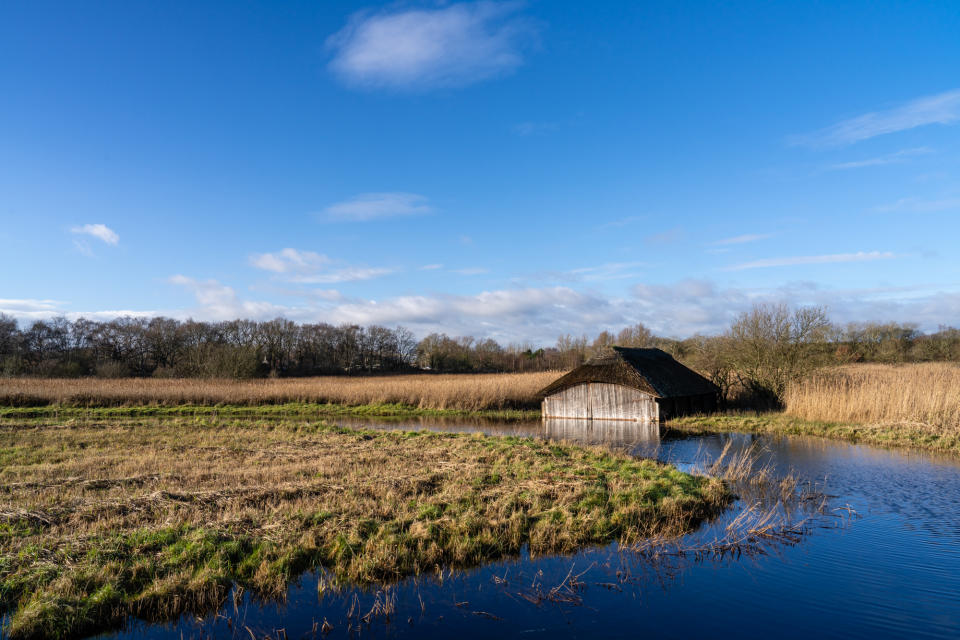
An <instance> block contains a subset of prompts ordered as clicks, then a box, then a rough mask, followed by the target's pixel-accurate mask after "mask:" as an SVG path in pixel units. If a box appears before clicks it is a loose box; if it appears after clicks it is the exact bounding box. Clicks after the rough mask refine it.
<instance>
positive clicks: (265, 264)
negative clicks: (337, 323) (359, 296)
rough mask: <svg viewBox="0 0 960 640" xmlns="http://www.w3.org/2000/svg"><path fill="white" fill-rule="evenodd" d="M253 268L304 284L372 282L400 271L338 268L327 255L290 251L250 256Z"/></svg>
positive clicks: (357, 267)
mask: <svg viewBox="0 0 960 640" xmlns="http://www.w3.org/2000/svg"><path fill="white" fill-rule="evenodd" d="M250 264H251V265H253V266H254V267H257V268H258V269H263V270H264V271H271V272H273V273H275V274H277V275H278V276H279V277H280V278H281V279H283V280H286V281H287V282H297V283H300V284H333V283H336V282H353V281H356V280H370V279H371V278H377V277H379V276H383V275H387V274H389V273H393V272H394V271H396V269H391V268H386V267H364V266H336V265H337V263H336V261H334V260H331V259H330V258H328V257H327V256H325V255H323V254H320V253H315V252H313V251H302V250H300V249H292V248H289V247H288V248H286V249H281V250H280V251H277V252H274V253H255V254H254V255H252V256H250Z"/></svg>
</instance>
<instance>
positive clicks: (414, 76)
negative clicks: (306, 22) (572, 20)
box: [327, 2, 535, 90]
mask: <svg viewBox="0 0 960 640" xmlns="http://www.w3.org/2000/svg"><path fill="white" fill-rule="evenodd" d="M518 8H519V5H518V4H517V3H513V2H506V3H496V2H476V3H464V4H452V5H449V6H446V7H439V8H436V9H399V10H397V9H394V10H387V11H381V12H377V13H369V12H367V13H359V14H356V15H354V16H353V17H352V18H351V19H350V21H349V23H348V24H347V26H346V27H344V28H343V29H342V30H340V31H339V32H337V33H336V34H334V35H333V36H331V37H330V38H329V39H328V40H327V46H328V47H329V48H330V49H331V50H333V52H334V57H333V59H332V60H331V61H330V69H331V70H332V71H333V72H334V73H335V74H337V75H338V76H339V77H340V78H342V79H343V80H344V81H345V82H346V83H348V84H350V85H353V86H359V87H368V88H392V89H413V90H423V89H429V88H433V87H450V86H463V85H468V84H472V83H475V82H479V81H481V80H485V79H487V78H491V77H494V76H497V75H501V74H504V73H508V72H510V71H512V70H513V69H515V68H517V67H518V66H520V65H521V64H522V63H523V50H524V49H525V48H526V46H527V44H528V43H529V42H530V41H531V40H532V39H534V38H535V29H534V28H533V26H532V25H531V23H530V22H529V21H527V20H524V19H523V18H520V17H518V16H517V15H516V11H517V9H518Z"/></svg>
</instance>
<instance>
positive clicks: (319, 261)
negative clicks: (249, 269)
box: [250, 248, 330, 273]
mask: <svg viewBox="0 0 960 640" xmlns="http://www.w3.org/2000/svg"><path fill="white" fill-rule="evenodd" d="M250 264H252V265H253V266H255V267H257V268H258V269H263V270H265V271H273V272H274V273H312V272H315V271H317V270H318V269H322V268H324V267H325V266H326V265H328V264H330V258H328V257H327V256H325V255H322V254H319V253H314V252H313V251H301V250H299V249H290V248H287V249H281V250H280V251H277V252H276V253H256V254H254V255H252V256H250Z"/></svg>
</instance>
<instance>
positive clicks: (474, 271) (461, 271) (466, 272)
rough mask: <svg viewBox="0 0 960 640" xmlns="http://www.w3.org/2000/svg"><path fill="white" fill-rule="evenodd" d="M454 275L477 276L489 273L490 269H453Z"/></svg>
mask: <svg viewBox="0 0 960 640" xmlns="http://www.w3.org/2000/svg"><path fill="white" fill-rule="evenodd" d="M453 272H454V273H459V274H460V275H462V276H478V275H481V274H484V273H490V269H487V268H486V267H466V268H464V269H453Z"/></svg>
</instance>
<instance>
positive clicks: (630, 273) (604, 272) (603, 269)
mask: <svg viewBox="0 0 960 640" xmlns="http://www.w3.org/2000/svg"><path fill="white" fill-rule="evenodd" d="M642 266H646V263H644V262H607V263H604V264H601V265H597V266H595V267H580V268H579V269H571V270H570V271H567V272H565V273H564V274H563V275H564V276H566V277H568V278H570V279H573V280H582V281H585V282H590V281H601V280H623V279H625V278H638V277H640V274H639V273H637V272H636V271H635V269H636V268H638V267H642Z"/></svg>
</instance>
